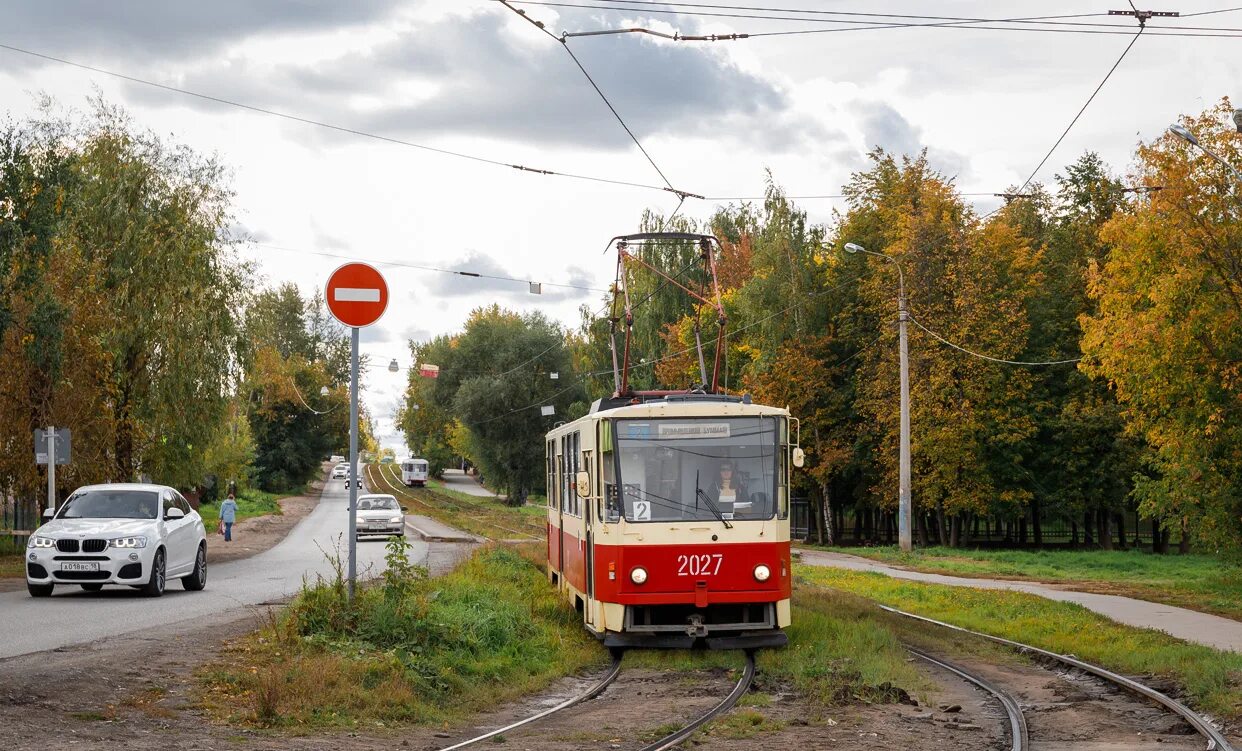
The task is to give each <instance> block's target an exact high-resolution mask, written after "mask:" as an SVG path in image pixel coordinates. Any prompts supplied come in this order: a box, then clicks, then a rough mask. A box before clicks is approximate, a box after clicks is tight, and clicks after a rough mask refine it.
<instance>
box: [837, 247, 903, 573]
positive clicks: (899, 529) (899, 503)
mask: <svg viewBox="0 0 1242 751" xmlns="http://www.w3.org/2000/svg"><path fill="white" fill-rule="evenodd" d="M845 251H846V252H847V253H865V254H866V255H869V256H876V257H877V258H883V259H884V260H886V261H889V262H890V263H892V264H893V265H894V266H896V267H897V341H898V344H897V348H898V352H899V353H900V360H901V446H900V449H899V452H898V455H899V458H898V469H897V472H898V476H897V541H898V543H899V544H900V545H901V549H902V551H904V552H907V553H908V552H910V550H911V548H912V547H913V540H912V537H913V535H912V534H911V533H910V517H911V515H912V513H911V505H912V504H911V500H910V356H909V348H908V346H907V344H906V322H907V321H908V320H910V312H909V311H908V310H906V275H905V273H903V272H902V270H901V264H900V263H898V262H897V259H896V258H893V257H892V256H890V255H886V254H884V253H876V252H875V251H872V250H867V249H866V248H864V247H863V246H861V245H859V244H857V243H846V244H845Z"/></svg>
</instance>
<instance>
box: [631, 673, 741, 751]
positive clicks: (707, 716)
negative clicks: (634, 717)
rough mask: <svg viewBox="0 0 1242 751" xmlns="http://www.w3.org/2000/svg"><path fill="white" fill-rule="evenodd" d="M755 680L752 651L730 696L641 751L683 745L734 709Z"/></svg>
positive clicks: (659, 750) (664, 749)
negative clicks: (703, 728) (700, 730)
mask: <svg viewBox="0 0 1242 751" xmlns="http://www.w3.org/2000/svg"><path fill="white" fill-rule="evenodd" d="M754 680H755V653H754V652H752V651H750V650H747V651H746V667H745V669H744V670H743V671H742V677H741V678H739V679H738V681H737V684H736V685H735V686H734V687H733V690H732V691H730V692H729V694H728V695H727V696H726V697H725V698H724V699H722V700H721V701H720V703H719V704H717V705H716V706H714V707H712V708H711V709H709V710H707V711H706V712H704V713H703V714H701V715H699V716H698V717H697V718H695V719H694V720H693V721H691V722H690V723H688V724H687V725H685V726H684V727H683V728H681V729H680V730H678V731H676V732H673V733H669V734H668V735H666V736H664V737H663V738H661V739H660V740H658V741H656V742H655V743H651V744H648V745H646V746H643V747H642V748H641V749H640V751H667V749H670V748H673V747H675V746H678V745H680V744H681V743H683V742H685V741H687V740H689V739H690V736H692V735H694V734H695V732H696V731H698V729H699V728H701V727H703V726H704V725H706V724H707V723H709V722H711V721H712V720H714V719H716V718H717V717H719V716H721V715H723V714H724V713H725V712H728V711H729V710H730V709H732V708H733V705H734V704H737V700H738V699H741V698H742V696H743V695H744V694H745V693H746V692H747V691H748V690H750V684H751V683H753V682H754Z"/></svg>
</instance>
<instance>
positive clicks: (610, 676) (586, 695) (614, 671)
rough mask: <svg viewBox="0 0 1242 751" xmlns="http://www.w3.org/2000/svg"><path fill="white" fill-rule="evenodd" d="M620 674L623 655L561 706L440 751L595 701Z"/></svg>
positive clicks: (494, 735)
mask: <svg viewBox="0 0 1242 751" xmlns="http://www.w3.org/2000/svg"><path fill="white" fill-rule="evenodd" d="M620 673H621V655H620V654H616V655H613V658H612V665H611V666H610V667H609V668H608V672H607V673H604V677H603V678H600V679H599V681H598V682H596V684H595V685H594V686H591V688H589V689H587V690H586V691H585V692H583V693H581V694H578V695H577V696H575V697H573V698H570V699H566V700H565V701H563V702H561V703H560V704H557V705H556V706H555V707H551V708H550V709H545V710H543V711H542V712H537V713H535V714H533V715H531V716H529V717H526V718H524V719H521V720H518V721H517V722H514V723H512V724H509V725H505V726H504V727H502V728H496V729H495V730H493V731H491V732H488V733H484V734H483V735H479V736H475V737H474V738H471V739H469V740H464V741H462V742H461V743H455V744H453V745H452V746H446V747H445V748H442V749H440V751H454V749H458V748H465V747H466V746H469V745H472V744H475V743H478V742H480V741H485V740H487V739H488V738H495V737H496V736H498V735H500V734H502V733H507V732H509V731H510V730H515V729H517V728H520V727H522V726H523V725H528V724H530V723H532V722H534V721H535V720H542V719H543V718H545V717H547V716H548V715H551V714H555V713H556V712H559V711H561V710H562V709H569V708H570V707H572V706H574V705H576V704H581V703H582V702H584V701H586V700H588V699H594V698H595V697H596V696H599V695H600V694H601V693H603V692H604V689H606V688H608V686H609V685H611V684H612V682H613V681H615V680H616V679H617V676H618V675H619V674H620Z"/></svg>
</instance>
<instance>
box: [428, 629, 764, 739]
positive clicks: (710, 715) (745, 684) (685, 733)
mask: <svg viewBox="0 0 1242 751" xmlns="http://www.w3.org/2000/svg"><path fill="white" fill-rule="evenodd" d="M754 680H755V653H754V652H752V651H750V650H746V669H745V670H744V671H742V677H741V678H740V679H739V680H738V682H737V685H736V686H734V687H733V690H732V691H730V692H729V695H728V696H726V697H725V698H724V699H722V700H721V701H720V703H719V704H717V705H716V706H714V707H712V708H711V709H709V710H707V712H705V713H704V714H702V715H700V716H699V718H698V719H696V720H695V721H694V722H691V723H690V724H689V725H686V726H685V727H684V728H682V729H681V730H678V731H677V732H675V733H670V734H668V735H666V736H664V737H663V738H661V739H660V740H658V741H656V742H655V743H652V744H650V745H648V746H643V747H642V749H640V751H666V750H667V749H670V748H673V747H674V746H677V745H679V744H681V743H683V742H684V741H686V740H687V739H689V738H690V736H692V735H694V732H695V731H696V730H698V729H699V728H701V727H703V726H704V725H706V724H707V723H708V722H710V721H712V720H714V719H716V718H717V717H719V716H720V715H722V714H724V713H725V712H728V711H729V710H730V709H732V708H733V705H734V704H737V700H738V699H741V698H742V694H745V693H746V691H747V689H749V688H750V684H751V682H752V681H754ZM446 751H447V749H446Z"/></svg>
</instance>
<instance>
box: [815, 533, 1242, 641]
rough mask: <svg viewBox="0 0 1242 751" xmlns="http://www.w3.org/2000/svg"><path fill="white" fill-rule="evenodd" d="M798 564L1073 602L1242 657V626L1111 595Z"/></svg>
mask: <svg viewBox="0 0 1242 751" xmlns="http://www.w3.org/2000/svg"><path fill="white" fill-rule="evenodd" d="M798 552H799V553H801V562H802V563H804V564H808V565H811V566H831V567H834V568H844V569H850V570H852V571H872V572H875V573H878V574H884V575H885V576H891V577H893V578H894V579H909V580H910V581H918V582H928V583H930V584H947V585H949V586H953V587H971V588H974V589H1005V590H1011V591H1014V592H1026V593H1028V594H1033V595H1038V596H1040V597H1046V598H1047V599H1049V600H1057V601H1060V602H1073V603H1077V604H1079V605H1082V606H1083V607H1084V608H1087V609H1088V610H1092V611H1094V612H1096V613H1099V614H1100V615H1102V616H1104V617H1106V618H1110V619H1112V620H1114V621H1117V622H1118V623H1124V624H1126V625H1127V626H1137V627H1139V628H1151V629H1156V630H1157V631H1163V632H1165V633H1166V634H1169V635H1170V636H1175V637H1177V638H1178V639H1184V640H1186V641H1188V642H1195V643H1197V644H1204V645H1206V646H1209V647H1215V648H1216V649H1223V650H1229V651H1233V652H1242V622H1239V621H1235V620H1231V619H1229V618H1222V617H1220V616H1218V615H1208V614H1207V613H1200V612H1198V611H1195V610H1187V609H1185V608H1178V607H1174V606H1172V605H1161V604H1160V603H1155V602H1147V601H1146V600H1135V599H1132V598H1129V597H1117V596H1115V595H1097V594H1090V593H1087V592H1072V591H1069V590H1065V589H1060V588H1058V587H1054V586H1049V585H1047V584H1040V583H1038V582H1019V581H1006V580H1000V579H971V578H967V577H962V576H945V575H943V574H925V573H922V572H919V571H907V570H905V569H900V568H894V567H893V566H887V565H885V564H883V563H877V562H875V561H872V560H869V559H866V558H859V557H858V556H853V555H846V554H845V553H830V552H827V551H823V550H810V549H807V548H799V549H798Z"/></svg>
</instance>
